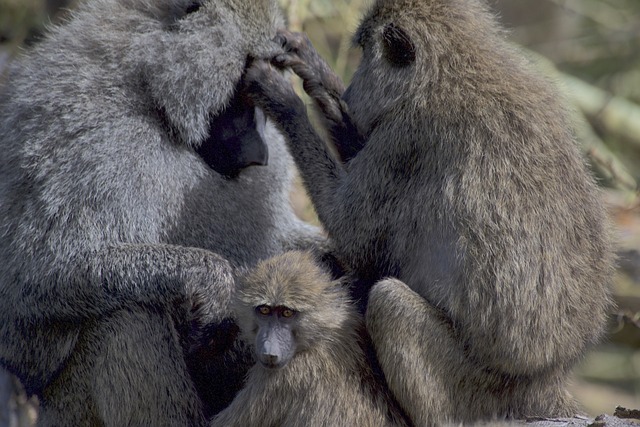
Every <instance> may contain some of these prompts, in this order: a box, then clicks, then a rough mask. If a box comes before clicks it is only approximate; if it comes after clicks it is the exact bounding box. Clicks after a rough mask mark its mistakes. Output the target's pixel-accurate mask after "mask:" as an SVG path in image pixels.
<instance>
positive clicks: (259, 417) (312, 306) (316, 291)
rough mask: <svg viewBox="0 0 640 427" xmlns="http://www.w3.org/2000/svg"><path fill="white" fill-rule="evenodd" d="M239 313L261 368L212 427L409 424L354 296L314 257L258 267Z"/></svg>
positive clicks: (240, 298)
mask: <svg viewBox="0 0 640 427" xmlns="http://www.w3.org/2000/svg"><path fill="white" fill-rule="evenodd" d="M234 312H235V316H236V319H237V322H238V325H239V326H240V329H241V331H242V335H243V337H244V339H245V341H246V342H247V344H248V345H250V346H251V347H252V349H253V352H254V357H255V359H256V365H255V366H254V367H252V368H251V370H250V371H249V374H248V376H247V381H246V385H245V388H243V389H242V390H241V391H240V392H239V393H238V395H237V396H236V398H235V400H234V401H233V402H232V403H231V405H230V406H229V407H227V408H226V409H225V410H224V411H222V412H221V413H219V414H218V415H217V416H216V417H215V418H214V419H213V421H212V423H211V426H212V427H213V426H221V427H222V426H224V427H230V426H239V427H240V426H242V427H244V426H281V427H286V426H310V427H313V426H345V427H346V426H356V425H357V426H370V427H374V426H384V425H406V423H405V421H404V416H403V415H402V413H401V412H400V410H399V408H398V406H397V403H396V402H395V401H394V400H393V399H392V398H391V396H390V395H389V393H388V390H387V389H386V387H385V385H384V384H383V383H382V382H381V381H380V379H379V378H378V377H377V376H376V375H375V374H374V372H373V370H372V369H371V365H370V363H369V360H368V359H367V355H366V350H367V337H366V332H365V329H364V321H363V319H362V316H361V315H360V314H358V311H357V310H356V308H355V306H354V305H353V304H352V303H351V302H350V300H349V296H348V290H347V289H346V287H344V286H343V285H342V284H341V283H340V281H332V280H331V277H330V275H329V273H328V272H326V271H324V270H323V269H322V268H320V267H319V265H318V264H317V262H316V261H315V260H314V258H313V256H312V255H311V254H310V253H308V252H300V251H292V252H287V253H284V254H282V255H279V256H276V257H274V258H270V259H268V260H266V261H263V262H261V263H260V264H258V266H257V267H256V268H255V269H254V270H252V271H250V272H249V274H248V275H247V276H246V278H244V279H243V280H242V281H241V283H240V285H239V290H238V293H237V295H236V298H235V304H234Z"/></svg>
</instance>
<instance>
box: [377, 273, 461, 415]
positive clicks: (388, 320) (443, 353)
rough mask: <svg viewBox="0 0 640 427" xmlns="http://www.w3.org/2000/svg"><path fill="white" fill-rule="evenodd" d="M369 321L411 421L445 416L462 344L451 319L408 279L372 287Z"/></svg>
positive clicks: (394, 388)
mask: <svg viewBox="0 0 640 427" xmlns="http://www.w3.org/2000/svg"><path fill="white" fill-rule="evenodd" d="M366 324H367V330H368V331H369V334H370V335H371V339H372V341H373V344H374V347H375V350H376V355H377V357H378V361H379V362H380V366H381V367H382V370H383V372H384V374H385V376H386V379H387V382H388V384H389V388H390V389H391V391H392V393H393V394H394V396H395V397H396V399H398V401H399V402H400V404H401V405H402V407H403V409H404V410H405V411H406V413H407V414H408V415H409V417H410V418H411V420H412V421H413V422H414V423H415V425H417V426H426V425H432V424H433V423H434V422H435V420H436V418H434V417H435V416H437V417H438V418H437V419H439V420H442V419H443V415H444V414H446V413H447V412H448V410H449V408H451V407H452V406H453V403H454V402H453V401H452V398H451V396H450V394H449V393H448V392H447V391H448V390H450V389H451V385H450V382H452V381H455V379H454V378H452V377H449V376H448V375H447V374H446V373H447V372H448V371H450V367H449V366H447V365H449V364H450V362H451V361H452V359H454V358H455V349H456V347H457V346H458V344H457V343H455V342H454V341H453V340H452V339H451V338H450V337H449V335H448V333H447V331H448V329H449V325H447V323H446V321H445V320H444V319H443V318H442V316H441V315H439V313H438V311H437V310H436V309H435V308H434V307H432V306H430V305H429V304H428V303H427V302H426V301H425V300H424V298H422V297H421V296H420V295H418V294H417V293H415V292H414V291H412V290H411V289H410V288H409V287H408V286H407V285H405V284H404V283H403V282H401V281H399V280H394V279H387V280H383V281H380V282H378V283H376V284H375V285H374V286H373V288H372V289H371V292H370V294H369V303H368V306H367V312H366ZM447 353H449V354H447ZM436 411H440V413H438V412H436ZM443 413H444V414H443Z"/></svg>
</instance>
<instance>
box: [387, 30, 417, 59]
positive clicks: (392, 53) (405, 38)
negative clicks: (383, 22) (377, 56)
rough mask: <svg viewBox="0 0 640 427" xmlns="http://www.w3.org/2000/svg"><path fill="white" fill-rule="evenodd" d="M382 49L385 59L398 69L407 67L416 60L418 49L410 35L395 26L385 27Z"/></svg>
mask: <svg viewBox="0 0 640 427" xmlns="http://www.w3.org/2000/svg"><path fill="white" fill-rule="evenodd" d="M382 49H383V54H384V57H385V59H386V60H387V61H389V63H390V64H391V65H395V66H397V67H406V66H407V65H411V64H412V63H413V62H415V60H416V47H415V46H414V45H413V42H412V41H411V39H410V38H409V35H408V34H407V33H406V32H405V31H404V30H403V29H402V28H400V27H398V26H396V25H395V24H387V26H386V27H384V32H383V33H382Z"/></svg>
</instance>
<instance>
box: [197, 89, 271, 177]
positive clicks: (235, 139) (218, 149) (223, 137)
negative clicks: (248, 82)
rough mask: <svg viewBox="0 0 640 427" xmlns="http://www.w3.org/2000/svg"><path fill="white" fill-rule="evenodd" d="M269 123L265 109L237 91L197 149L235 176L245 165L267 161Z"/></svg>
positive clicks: (218, 169)
mask: <svg viewBox="0 0 640 427" xmlns="http://www.w3.org/2000/svg"><path fill="white" fill-rule="evenodd" d="M265 125H266V118H265V116H264V114H263V113H262V110H261V109H260V108H258V107H253V106H252V105H250V104H249V103H248V102H247V100H246V99H244V98H243V97H242V95H241V94H236V95H235V96H234V97H233V99H232V100H231V102H230V104H229V106H228V107H227V108H226V109H225V110H224V111H222V112H221V113H220V114H219V115H217V116H215V117H212V118H211V130H210V133H209V137H208V138H207V139H206V140H205V141H204V142H203V143H202V145H200V146H199V147H197V148H196V152H197V153H198V154H199V155H200V157H202V159H203V160H204V161H205V162H206V163H207V164H208V165H209V166H210V167H211V168H212V169H213V170H214V171H216V172H218V173H219V174H220V175H223V176H225V177H227V178H235V177H237V176H238V175H239V174H240V172H241V171H242V170H243V169H244V168H247V167H249V166H254V165H261V166H264V165H267V163H268V159H269V151H268V148H267V144H266V143H265V138H264V128H265Z"/></svg>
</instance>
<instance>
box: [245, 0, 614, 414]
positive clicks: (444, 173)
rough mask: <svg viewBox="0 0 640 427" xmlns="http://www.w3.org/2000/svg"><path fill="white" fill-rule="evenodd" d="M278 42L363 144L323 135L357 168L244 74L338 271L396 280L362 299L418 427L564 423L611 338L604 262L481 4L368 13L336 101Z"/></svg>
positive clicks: (581, 180) (596, 236) (520, 75)
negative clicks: (358, 57) (331, 247)
mask: <svg viewBox="0 0 640 427" xmlns="http://www.w3.org/2000/svg"><path fill="white" fill-rule="evenodd" d="M281 39H282V40H283V42H284V45H285V48H287V49H288V50H289V53H288V54H286V55H284V56H279V57H276V58H275V61H274V62H275V63H276V64H279V65H281V66H286V65H291V66H292V68H293V70H294V71H295V72H296V73H298V74H299V75H301V76H302V77H303V79H304V80H305V81H304V83H305V88H307V90H308V91H309V92H310V94H311V96H312V97H314V98H315V99H316V101H317V102H318V104H319V105H320V107H321V109H322V111H323V112H324V113H325V114H326V116H327V117H326V119H327V123H329V124H330V125H331V123H332V122H333V123H336V125H335V126H337V128H336V129H339V128H340V127H342V128H345V129H348V128H351V129H354V130H355V131H353V132H347V135H348V136H347V137H346V138H343V137H341V136H340V135H341V134H340V132H335V129H333V130H334V131H333V132H330V135H333V137H334V138H335V137H336V136H337V138H338V140H337V141H336V143H337V145H338V146H340V145H343V147H342V151H341V152H345V150H346V152H350V153H351V156H352V159H351V160H349V161H348V162H346V163H342V162H340V161H339V160H337V159H335V158H334V157H333V156H332V155H331V154H330V152H329V151H328V150H327V147H326V145H325V143H324V142H323V141H322V140H321V139H320V138H319V137H318V136H317V134H316V133H315V132H314V129H313V127H312V126H311V124H310V122H309V120H308V118H307V116H306V112H305V107H304V105H303V103H302V102H301V101H300V100H299V99H298V97H297V96H296V95H295V93H294V92H293V91H292V89H291V87H290V85H289V84H288V82H287V81H286V80H285V79H283V77H282V75H281V74H280V72H279V71H277V70H276V69H275V68H274V67H273V66H272V65H271V64H269V63H267V62H261V61H258V62H256V63H255V64H254V65H253V66H252V68H251V69H250V70H249V71H248V74H247V82H248V85H249V89H250V92H252V93H253V95H252V96H253V98H254V100H255V102H256V103H257V104H258V105H260V106H261V107H262V108H263V110H264V111H265V112H266V114H267V116H269V117H272V118H273V119H275V121H276V122H277V123H278V125H279V126H280V128H281V129H282V130H283V131H284V132H285V133H286V135H287V136H288V139H289V147H290V150H291V151H292V154H293V156H294V159H295V161H296V164H297V165H298V168H299V169H300V171H301V174H302V177H303V179H304V182H305V184H306V187H307V190H308V191H309V193H310V195H311V198H312V201H313V203H314V205H315V207H316V209H317V212H318V216H319V218H320V220H321V222H322V223H323V225H324V226H325V228H326V230H327V231H328V234H329V236H330V238H332V239H333V243H334V244H335V246H336V252H337V255H338V256H339V258H341V259H342V260H343V261H345V262H346V264H347V265H348V266H350V267H351V268H352V269H354V270H355V271H356V272H357V273H358V275H359V276H361V277H362V278H364V279H365V280H363V281H362V282H364V283H366V282H369V283H373V282H374V281H376V280H379V279H382V278H385V277H390V276H392V277H395V278H397V279H399V280H384V281H382V282H381V283H378V284H377V285H375V286H374V287H373V288H372V290H371V292H370V294H369V303H368V307H367V313H366V324H367V329H368V331H369V333H370V334H371V337H372V341H373V343H374V346H375V348H376V352H377V356H378V358H379V362H380V364H381V366H382V369H383V371H384V373H385V375H386V379H387V381H388V383H389V387H390V389H391V391H392V392H393V393H394V395H395V396H396V398H397V399H398V401H399V402H400V404H401V406H402V407H403V409H404V410H405V411H406V412H407V413H408V414H409V416H410V417H411V419H412V420H413V422H414V423H415V424H416V425H431V424H440V423H444V422H464V421H471V420H478V419H492V418H503V417H523V416H559V415H572V414H574V413H575V411H576V405H575V403H574V401H573V399H572V398H571V396H570V395H569V394H568V393H567V391H566V379H567V376H568V373H569V371H570V369H571V368H572V367H573V366H574V365H575V364H576V362H577V361H578V360H580V358H581V357H582V356H583V355H584V354H585V351H586V350H587V349H588V348H589V347H591V346H592V345H593V344H594V343H595V342H597V341H598V339H599V338H600V337H601V335H602V333H603V330H604V325H605V318H606V313H607V308H608V307H609V304H610V296H609V285H610V281H611V273H612V249H611V242H610V232H609V229H608V224H607V220H606V215H605V212H604V209H603V207H602V203H601V202H600V200H599V199H598V191H597V188H596V185H595V183H594V180H593V179H592V177H591V176H590V174H589V172H588V170H587V168H586V167H585V164H584V161H583V159H582V158H581V156H580V153H579V150H578V147H577V145H576V142H575V139H574V136H573V134H572V132H571V131H570V126H569V123H567V118H566V114H565V113H564V111H563V107H562V105H561V101H560V100H559V99H558V94H557V91H555V90H554V89H553V87H552V85H550V84H549V82H547V81H546V80H545V79H544V78H542V77H540V76H538V75H537V74H536V73H535V72H533V71H532V70H531V67H530V65H529V64H527V62H526V61H525V60H524V59H523V58H522V57H521V56H520V55H519V54H518V53H517V52H516V51H515V50H514V49H513V48H512V47H510V46H509V44H508V43H507V42H506V41H505V40H503V38H502V34H501V31H500V29H499V27H498V25H497V23H496V21H495V20H494V18H493V16H492V15H491V14H490V12H489V11H488V10H487V8H486V6H485V5H484V4H483V3H482V2H481V1H480V0H378V1H376V2H375V3H374V4H373V6H372V8H371V10H370V11H369V12H368V14H367V15H366V16H365V18H364V20H363V21H362V23H361V25H360V27H359V29H358V31H357V34H356V36H355V41H356V42H357V43H358V45H360V46H361V47H362V50H363V57H362V63H361V64H360V66H359V68H358V70H357V71H356V73H355V75H354V77H353V81H352V82H351V84H350V86H349V87H348V89H347V90H346V92H344V94H343V95H342V99H340V98H339V97H340V93H339V91H340V89H339V86H340V85H339V84H338V85H336V84H335V80H336V78H335V76H331V75H329V76H327V75H325V74H326V73H327V70H328V67H326V66H318V65H317V63H318V62H320V60H319V59H318V57H317V54H315V52H314V51H313V50H312V48H311V46H310V45H309V44H308V43H307V42H306V41H305V38H304V37H301V36H299V35H297V36H296V35H291V34H287V33H282V34H281ZM336 88H337V89H336ZM354 124H355V125H354ZM341 138H342V139H341ZM350 144H351V145H350ZM339 151H340V150H339ZM400 280H401V281H402V282H401V281H400ZM403 282H404V283H403ZM405 283H406V285H405Z"/></svg>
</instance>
